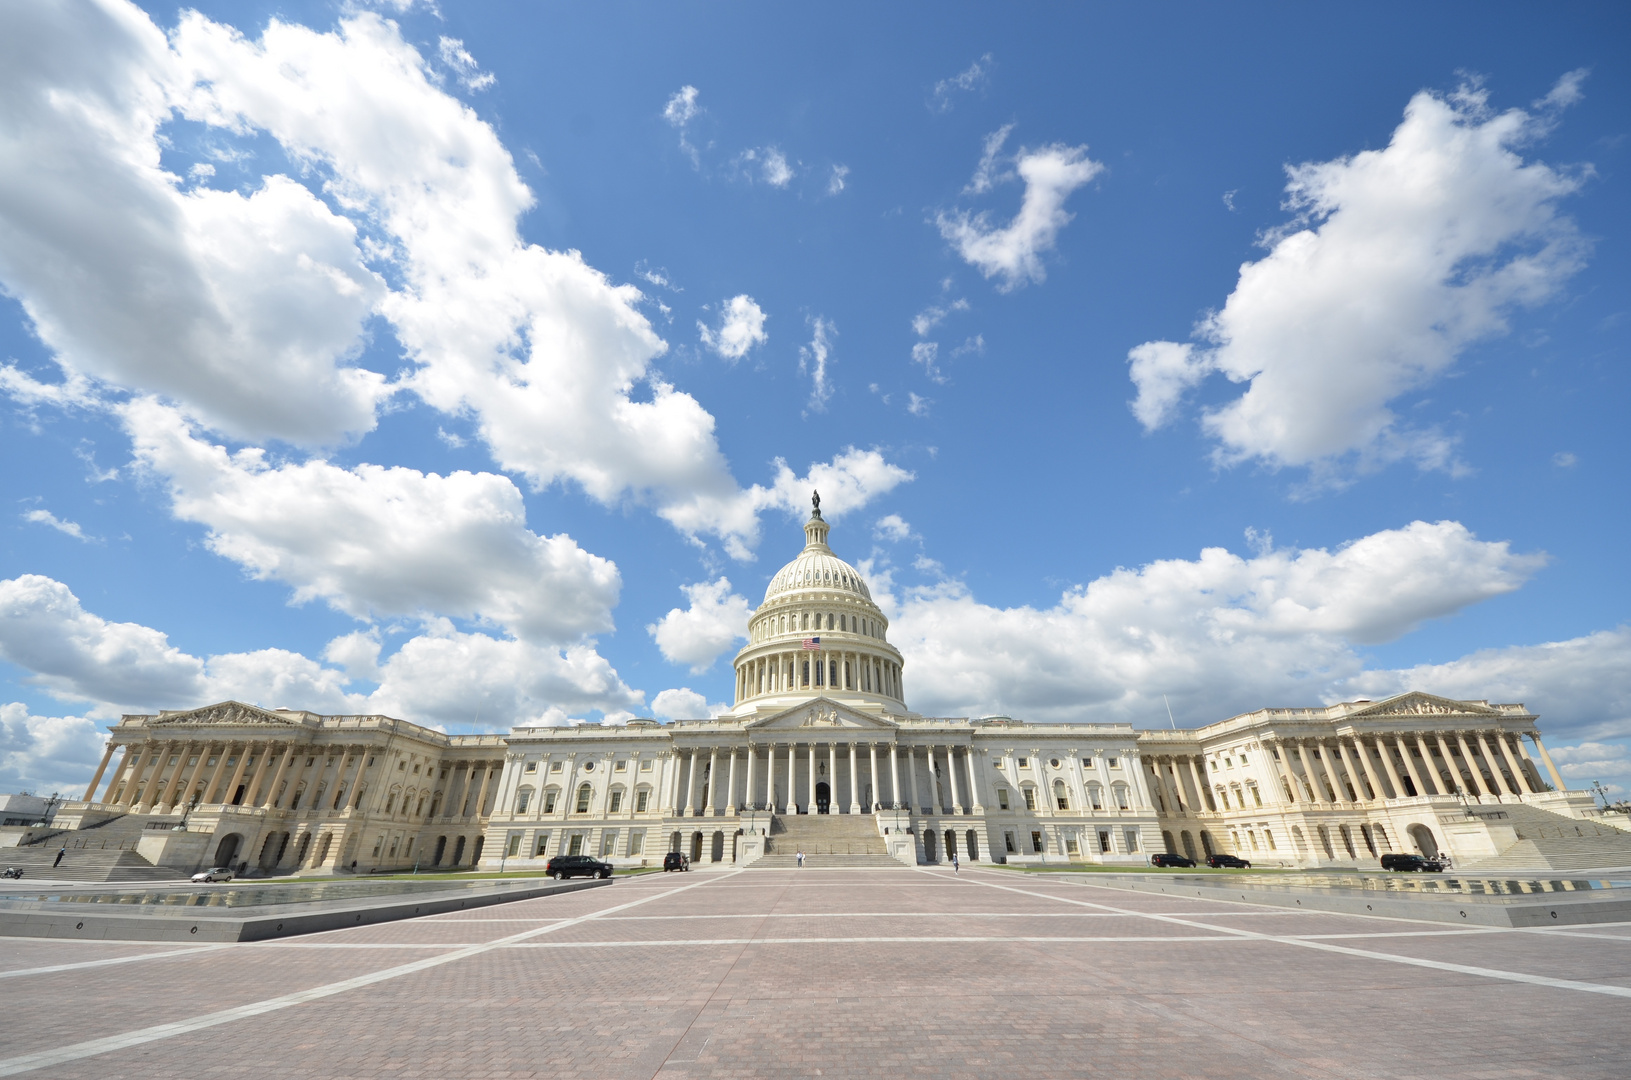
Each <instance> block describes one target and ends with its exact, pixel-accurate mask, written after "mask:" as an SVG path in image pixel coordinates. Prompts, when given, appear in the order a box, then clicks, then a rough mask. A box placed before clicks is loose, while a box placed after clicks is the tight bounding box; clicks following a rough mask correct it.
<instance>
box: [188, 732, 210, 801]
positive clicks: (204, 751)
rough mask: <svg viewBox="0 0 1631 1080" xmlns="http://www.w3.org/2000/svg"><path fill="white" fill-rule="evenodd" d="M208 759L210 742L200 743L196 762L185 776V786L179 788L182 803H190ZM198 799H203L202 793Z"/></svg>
mask: <svg viewBox="0 0 1631 1080" xmlns="http://www.w3.org/2000/svg"><path fill="white" fill-rule="evenodd" d="M209 760H210V744H209V743H207V742H206V743H200V744H199V745H198V764H197V765H194V766H193V771H192V773H191V774H190V775H189V776H188V777H187V786H186V787H184V788H182V789H181V801H182V802H183V803H185V804H187V805H191V801H192V793H193V790H194V789H195V788H197V787H198V780H199V778H200V777H202V776H203V775H204V767H205V766H206V765H208V764H209ZM198 801H199V802H203V801H204V796H203V793H200V794H199V796H198Z"/></svg>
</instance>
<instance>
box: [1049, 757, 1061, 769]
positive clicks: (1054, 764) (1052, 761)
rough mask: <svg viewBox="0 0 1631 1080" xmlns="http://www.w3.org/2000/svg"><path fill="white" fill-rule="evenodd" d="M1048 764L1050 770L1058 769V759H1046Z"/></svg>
mask: <svg viewBox="0 0 1631 1080" xmlns="http://www.w3.org/2000/svg"><path fill="white" fill-rule="evenodd" d="M1048 764H1049V766H1051V767H1052V768H1055V769H1057V768H1058V767H1059V759H1058V758H1049V759H1048Z"/></svg>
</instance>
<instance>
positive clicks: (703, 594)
mask: <svg viewBox="0 0 1631 1080" xmlns="http://www.w3.org/2000/svg"><path fill="white" fill-rule="evenodd" d="M680 591H681V592H683V593H685V597H686V600H687V602H688V604H689V606H688V607H685V608H674V609H672V610H670V611H669V613H668V614H667V615H664V616H663V617H662V618H661V619H659V620H658V621H657V622H655V623H652V624H651V625H650V626H647V627H646V632H647V633H648V634H650V635H651V636H652V637H653V638H655V639H656V641H657V648H658V649H660V650H661V651H662V654H663V657H664V658H665V659H666V660H668V662H669V663H671V664H688V665H690V668H691V674H693V675H700V674H701V673H702V672H704V671H707V670H708V669H709V668H710V667H712V666H713V663H714V661H715V660H717V659H719V656H720V654H721V653H723V652H725V651H726V650H727V649H729V648H730V647H731V646H733V645H735V644H736V642H738V641H743V640H746V636H745V635H744V633H743V631H744V629H745V628H746V627H747V624H748V617H749V616H751V615H752V614H753V605H752V604H750V603H749V602H748V601H747V599H746V598H745V597H741V596H738V595H736V594H735V593H733V592H732V591H731V583H730V581H729V579H727V578H719V579H718V580H717V581H700V582H697V583H696V584H695V585H685V586H682V587H681V589H680Z"/></svg>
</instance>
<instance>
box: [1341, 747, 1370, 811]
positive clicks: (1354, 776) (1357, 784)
mask: <svg viewBox="0 0 1631 1080" xmlns="http://www.w3.org/2000/svg"><path fill="white" fill-rule="evenodd" d="M1337 753H1339V754H1341V755H1342V767H1343V768H1344V769H1347V770H1348V777H1349V779H1351V780H1352V781H1353V786H1354V801H1355V802H1369V801H1370V800H1371V799H1373V798H1375V796H1374V795H1366V794H1365V781H1364V780H1363V779H1361V777H1360V775H1359V770H1358V769H1357V768H1356V767H1355V766H1354V763H1353V755H1351V754H1349V753H1348V743H1347V742H1346V741H1345V740H1344V739H1343V738H1342V737H1341V736H1340V735H1339V736H1337ZM1367 771H1368V770H1367ZM1371 790H1372V791H1375V790H1377V788H1376V787H1375V786H1374V785H1372V787H1371Z"/></svg>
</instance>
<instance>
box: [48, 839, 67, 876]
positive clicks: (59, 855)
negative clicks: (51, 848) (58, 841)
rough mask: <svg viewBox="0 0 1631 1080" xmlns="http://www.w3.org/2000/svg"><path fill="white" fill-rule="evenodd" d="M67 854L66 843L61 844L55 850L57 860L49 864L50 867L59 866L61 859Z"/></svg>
mask: <svg viewBox="0 0 1631 1080" xmlns="http://www.w3.org/2000/svg"><path fill="white" fill-rule="evenodd" d="M67 854H68V845H67V844H64V845H62V847H61V848H60V849H58V851H57V861H56V862H54V863H52V864H51V869H53V870H55V869H56V868H57V867H58V866H61V865H62V860H63V858H64V857H65V856H66V855H67Z"/></svg>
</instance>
